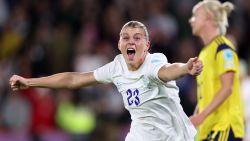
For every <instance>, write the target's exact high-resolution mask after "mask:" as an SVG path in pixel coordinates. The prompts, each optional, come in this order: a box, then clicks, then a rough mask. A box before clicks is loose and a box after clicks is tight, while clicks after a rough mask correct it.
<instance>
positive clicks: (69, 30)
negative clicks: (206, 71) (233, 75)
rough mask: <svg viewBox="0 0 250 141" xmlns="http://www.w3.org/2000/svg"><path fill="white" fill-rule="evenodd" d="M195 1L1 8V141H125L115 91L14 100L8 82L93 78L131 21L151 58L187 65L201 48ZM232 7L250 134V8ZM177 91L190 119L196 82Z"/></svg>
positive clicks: (116, 0) (31, 94) (6, 0)
mask: <svg viewBox="0 0 250 141" xmlns="http://www.w3.org/2000/svg"><path fill="white" fill-rule="evenodd" d="M197 1H198V0H105V1H104V0H39V1H38V0H0V78H1V81H0V141H123V140H124V138H125V136H126V133H127V132H128V129H129V124H130V116H129V114H128V112H127V111H126V110H125V109H124V107H123V101H122V97H121V95H120V94H119V93H118V91H117V90H116V88H115V87H114V86H113V85H98V86H93V87H87V88H82V89H78V90H66V89H60V90H56V89H45V88H36V89H28V90H23V91H18V92H13V91H11V90H10V87H9V84H8V81H9V78H10V76H11V75H13V74H18V75H22V76H24V77H41V76H46V75H51V74H54V73H60V72H65V71H78V72H85V71H91V70H94V69H96V68H98V67H100V66H102V65H104V64H106V63H107V62H110V61H112V60H113V58H114V56H115V55H117V54H118V53H119V51H118V49H117V44H118V40H119V32H120V29H121V27H122V26H123V24H124V23H126V22H128V21H130V20H138V21H141V22H143V23H144V24H145V25H146V26H147V27H148V30H149V32H150V40H151V49H150V52H152V53H154V52H161V53H164V54H165V55H166V56H167V58H168V61H169V62H170V63H172V62H186V61H187V60H188V58H190V57H194V56H197V55H198V53H199V51H200V50H201V48H202V44H201V42H200V40H199V39H198V38H195V37H193V36H192V33H191V27H190V25H189V23H188V20H189V18H190V17H191V14H192V7H193V6H194V5H195V3H197ZM231 2H233V3H234V4H235V6H236V7H235V8H236V9H235V11H234V12H233V13H232V14H231V16H230V18H229V19H230V21H229V23H230V26H229V28H228V35H227V36H228V37H230V39H231V40H232V41H233V43H234V44H235V45H236V46H237V52H238V54H239V58H240V59H241V72H242V77H241V79H242V95H243V98H244V100H245V101H246V104H248V106H246V107H248V108H245V109H246V112H245V113H246V124H249V126H250V123H249V121H250V111H249V107H250V106H249V101H250V93H249V91H250V69H249V68H250V67H249V66H250V42H249V36H250V26H249V25H250V3H249V1H248V0H234V1H231ZM177 85H178V86H179V88H180V98H181V104H182V106H183V108H184V111H185V112H186V114H187V115H188V116H190V115H191V114H192V112H193V110H194V107H195V105H196V82H195V78H193V77H191V76H185V77H183V78H181V79H179V80H177ZM247 101H248V103H247ZM247 121H248V122H247ZM246 130H250V129H246ZM248 135H249V136H250V134H248ZM249 140H250V139H249Z"/></svg>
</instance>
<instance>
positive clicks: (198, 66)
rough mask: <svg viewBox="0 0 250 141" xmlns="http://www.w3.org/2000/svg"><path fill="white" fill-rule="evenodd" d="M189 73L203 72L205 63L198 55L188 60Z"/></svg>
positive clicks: (197, 73)
mask: <svg viewBox="0 0 250 141" xmlns="http://www.w3.org/2000/svg"><path fill="white" fill-rule="evenodd" d="M187 68H188V73H189V74H191V75H195V76H196V75H199V74H200V73H201V72H202V69H203V64H202V62H201V60H199V59H198V57H195V58H190V59H189V60H188V62H187Z"/></svg>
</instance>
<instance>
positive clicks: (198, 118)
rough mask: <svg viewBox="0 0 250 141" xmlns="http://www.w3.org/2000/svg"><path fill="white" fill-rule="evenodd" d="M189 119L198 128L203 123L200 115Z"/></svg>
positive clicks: (202, 117)
mask: <svg viewBox="0 0 250 141" xmlns="http://www.w3.org/2000/svg"><path fill="white" fill-rule="evenodd" d="M189 119H190V121H191V122H192V123H193V125H194V126H195V127H198V126H199V125H200V124H201V123H202V122H203V121H204V119H205V117H204V116H203V115H202V114H196V115H193V116H191V117H189Z"/></svg>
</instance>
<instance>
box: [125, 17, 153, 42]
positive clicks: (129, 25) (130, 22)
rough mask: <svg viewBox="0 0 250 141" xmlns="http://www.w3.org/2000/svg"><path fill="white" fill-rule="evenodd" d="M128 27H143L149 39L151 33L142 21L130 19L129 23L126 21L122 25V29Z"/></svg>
mask: <svg viewBox="0 0 250 141" xmlns="http://www.w3.org/2000/svg"><path fill="white" fill-rule="evenodd" d="M126 27H131V28H141V29H143V30H144V32H145V37H146V40H147V41H149V34H148V30H147V27H146V26H145V25H144V24H143V23H141V22H138V21H129V22H127V23H125V24H124V25H123V27H122V29H124V28H126ZM122 29H121V31H122ZM120 34H121V33H120Z"/></svg>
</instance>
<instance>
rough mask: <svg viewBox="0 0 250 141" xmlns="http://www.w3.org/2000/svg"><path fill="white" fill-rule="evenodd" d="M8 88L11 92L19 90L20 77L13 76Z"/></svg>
mask: <svg viewBox="0 0 250 141" xmlns="http://www.w3.org/2000/svg"><path fill="white" fill-rule="evenodd" d="M9 84H10V87H11V89H12V90H13V91H17V90H19V89H20V88H21V83H20V76H18V75H13V76H12V77H11V78H10V80H9Z"/></svg>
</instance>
